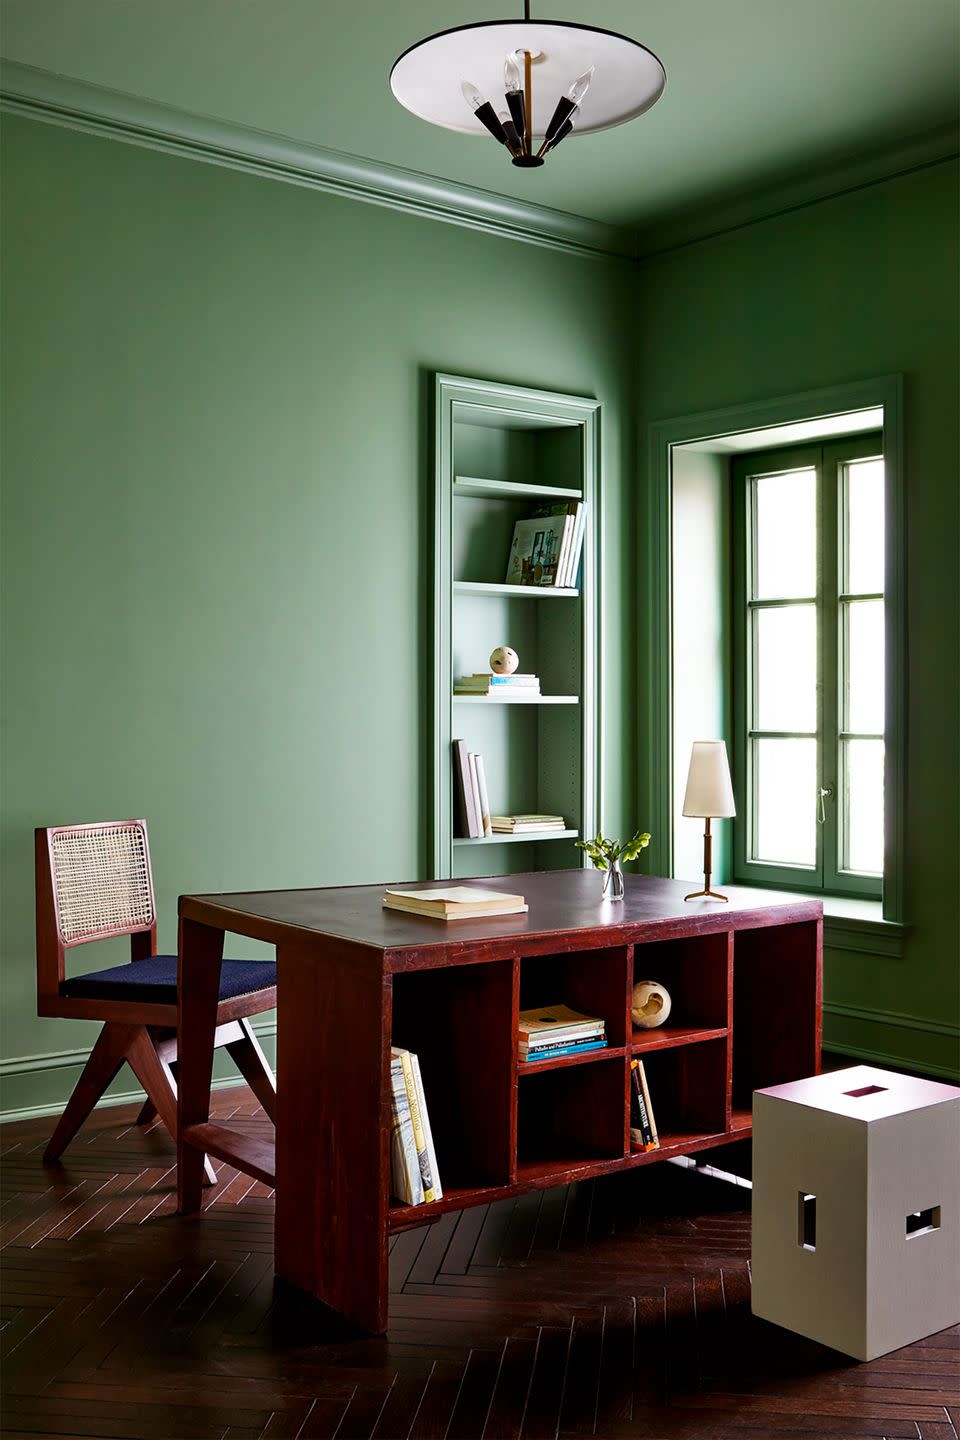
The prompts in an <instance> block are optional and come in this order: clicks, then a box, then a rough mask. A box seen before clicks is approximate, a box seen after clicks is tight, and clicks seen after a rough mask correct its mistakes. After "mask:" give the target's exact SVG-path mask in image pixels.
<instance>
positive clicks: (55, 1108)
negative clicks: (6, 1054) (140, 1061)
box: [0, 1075, 243, 1125]
mask: <svg viewBox="0 0 960 1440" xmlns="http://www.w3.org/2000/svg"><path fill="white" fill-rule="evenodd" d="M242 1084H243V1076H242V1075H225V1076H224V1078H223V1079H222V1080H214V1081H213V1082H212V1083H211V1085H210V1089H211V1090H231V1089H235V1088H236V1086H237V1085H242ZM146 1098H147V1097H146V1095H145V1094H144V1092H143V1091H142V1090H141V1089H140V1087H139V1086H137V1088H136V1090H124V1091H123V1092H122V1094H120V1095H104V1097H103V1099H102V1100H98V1101H97V1103H96V1105H95V1106H94V1107H93V1108H94V1109H95V1110H106V1109H108V1108H109V1107H110V1106H111V1105H130V1104H134V1103H135V1104H139V1105H142V1104H143V1102H144V1100H145V1099H146ZM64 1103H65V1102H64V1101H62V1100H55V1101H53V1103H52V1104H49V1105H24V1106H23V1107H22V1108H21V1109H19V1110H0V1125H12V1124H13V1123H14V1122H15V1121H16V1120H42V1119H43V1118H44V1116H47V1115H62V1114H63V1106H64Z"/></svg>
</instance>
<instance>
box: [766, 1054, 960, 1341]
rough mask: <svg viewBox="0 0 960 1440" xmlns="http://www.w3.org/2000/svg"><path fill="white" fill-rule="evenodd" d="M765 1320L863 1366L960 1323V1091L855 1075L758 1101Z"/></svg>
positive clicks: (776, 1090) (865, 1072) (884, 1075)
mask: <svg viewBox="0 0 960 1440" xmlns="http://www.w3.org/2000/svg"><path fill="white" fill-rule="evenodd" d="M753 1313H754V1314H755V1315H759V1316H761V1317H762V1318H763V1319H764V1320H772V1321H773V1322H774V1323H775V1324H777V1325H783V1326H785V1327H786V1328H787V1329H788V1330H795V1331H796V1332H797V1333H798V1334H800V1335H806V1336H808V1337H809V1338H810V1339H811V1340H819V1341H820V1343H821V1344H823V1345H830V1346H832V1347H833V1349H835V1350H842V1351H843V1353H844V1354H846V1355H852V1356H854V1357H855V1358H856V1359H857V1360H873V1359H874V1358H875V1357H876V1356H877V1355H885V1354H886V1353H887V1352H888V1351H889V1350H897V1349H899V1347H900V1346H901V1345H909V1344H911V1343H912V1342H913V1341H914V1340H920V1339H922V1338H923V1337H924V1336H925V1335H932V1334H934V1333H935V1332H936V1331H937V1330H943V1329H945V1328H946V1326H948V1325H954V1324H956V1323H957V1322H958V1321H960V1090H958V1089H957V1088H956V1087H955V1086H953V1085H941V1084H937V1083H935V1082H934V1081H930V1080H915V1079H912V1078H911V1077H910V1076H908V1075H897V1074H895V1073H894V1072H893V1071H890V1070H876V1069H874V1068H873V1067H872V1066H870V1065H856V1066H854V1067H853V1068H852V1069H849V1070H838V1071H834V1072H833V1073H831V1074H827V1075H814V1076H812V1077H811V1078H810V1079H809V1080H797V1081H794V1082H792V1083H791V1084H789V1085H774V1086H773V1087H772V1088H771V1089H769V1090H757V1091H755V1092H754V1096H753Z"/></svg>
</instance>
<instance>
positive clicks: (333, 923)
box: [180, 870, 823, 965]
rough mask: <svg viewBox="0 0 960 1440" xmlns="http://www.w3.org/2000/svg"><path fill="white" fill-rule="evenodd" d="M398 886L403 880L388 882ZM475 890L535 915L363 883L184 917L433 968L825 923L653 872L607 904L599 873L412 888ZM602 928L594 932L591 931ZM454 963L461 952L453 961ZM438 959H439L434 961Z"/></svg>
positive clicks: (786, 903) (206, 899)
mask: <svg viewBox="0 0 960 1440" xmlns="http://www.w3.org/2000/svg"><path fill="white" fill-rule="evenodd" d="M386 883H388V884H393V883H395V882H390V881H388V882H386ZM444 884H446V885H449V884H458V885H476V886H479V887H481V888H484V889H494V890H503V891H504V892H506V893H508V894H519V895H523V896H524V897H525V899H526V901H527V904H528V905H529V907H530V908H529V911H528V912H527V913H526V914H521V915H502V916H498V917H492V918H489V919H477V920H460V921H454V922H445V921H442V920H432V919H425V918H423V919H422V918H420V917H419V916H417V915H406V914H404V913H402V912H400V911H396V910H387V909H384V906H383V892H384V884H379V885H355V886H347V887H338V888H331V889H320V890H268V891H261V892H251V893H248V894H236V895H184V896H181V899H180V911H181V914H182V915H183V916H185V917H186V918H188V919H196V920H202V921H205V922H206V923H208V924H211V925H215V926H218V927H220V928H222V929H225V930H232V931H235V932H236V933H239V934H245V935H254V936H256V937H258V938H261V939H267V940H269V939H272V938H274V934H275V932H276V931H288V932H289V931H290V930H291V929H293V930H296V931H301V932H302V931H304V930H307V931H313V932H315V933H317V934H320V935H327V936H333V937H336V938H338V939H340V940H344V941H347V942H353V943H355V944H360V945H363V946H366V947H370V948H373V949H375V950H381V951H384V952H388V951H389V952H397V951H400V952H404V954H403V955H402V956H398V957H397V958H398V960H399V961H400V963H401V965H402V963H403V961H404V960H409V959H412V958H413V954H411V953H410V952H415V953H416V954H422V955H423V956H424V958H425V960H426V963H427V964H430V963H431V957H430V952H431V951H436V952H437V955H438V956H439V953H440V952H441V951H444V952H450V951H451V950H453V951H460V952H461V953H462V951H463V950H464V949H466V950H470V949H473V948H474V947H477V948H478V949H483V950H487V949H488V947H489V946H490V945H491V943H492V942H493V943H495V942H496V941H507V942H511V941H514V942H521V943H522V942H523V941H524V940H527V941H531V940H534V939H536V938H537V937H550V938H551V939H552V940H554V941H559V940H560V938H561V937H563V936H566V937H569V938H568V940H567V944H566V945H565V946H564V947H563V948H577V947H576V944H574V945H571V944H570V939H573V940H575V941H578V942H579V944H580V945H584V946H585V948H588V947H589V946H590V945H592V944H600V945H608V944H617V943H623V944H628V943H631V942H633V941H645V940H656V939H660V938H663V939H667V938H669V937H670V936H672V935H678V934H685V935H694V934H697V933H698V932H703V931H711V930H712V931H716V930H731V929H732V930H736V929H741V928H746V927H751V926H755V925H765V924H786V923H789V922H791V921H803V920H817V919H819V918H820V916H821V914H822V911H823V906H822V905H821V903H820V901H819V900H807V899H804V898H802V897H799V896H796V895H788V894H782V893H777V892H773V891H769V890H748V889H744V888H742V887H740V886H724V887H723V889H724V893H725V894H726V895H728V896H729V904H727V905H722V904H718V903H717V902H715V901H714V902H709V901H703V900H694V901H690V902H686V903H685V902H684V898H683V897H684V895H685V894H688V893H689V891H690V888H691V882H689V881H681V880H660V879H655V878H652V877H650V876H646V875H628V876H627V877H626V898H625V899H624V900H623V901H622V902H610V901H603V900H601V898H600V885H601V876H600V874H599V873H598V872H597V871H594V870H555V871H548V872H545V873H533V874H522V875H498V876H495V877H493V878H490V879H475V880H457V881H449V880H447V881H442V880H441V881H418V882H410V883H409V884H405V887H404V888H409V889H411V890H417V889H421V890H424V889H428V888H430V887H431V885H444ZM591 932H593V933H591ZM449 958H453V956H449ZM434 963H435V962H434Z"/></svg>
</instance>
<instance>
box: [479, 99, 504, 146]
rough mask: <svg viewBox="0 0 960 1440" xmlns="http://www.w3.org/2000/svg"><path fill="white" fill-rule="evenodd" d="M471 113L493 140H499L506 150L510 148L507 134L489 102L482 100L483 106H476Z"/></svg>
mask: <svg viewBox="0 0 960 1440" xmlns="http://www.w3.org/2000/svg"><path fill="white" fill-rule="evenodd" d="M473 113H474V114H475V115H476V117H477V119H478V120H479V121H480V124H481V125H485V126H486V127H487V129H488V130H489V131H490V134H491V135H492V136H493V138H494V140H499V141H500V144H501V145H506V146H507V148H508V149H509V148H510V147H509V142H508V140H507V132H506V130H504V128H503V126H502V125H501V124H500V117H499V116H498V114H497V112H496V110H494V108H493V106H492V105H491V104H490V101H489V100H484V102H483V104H482V105H478V106H477V108H476V110H475V111H474V112H473Z"/></svg>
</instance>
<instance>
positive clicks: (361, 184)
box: [0, 60, 633, 259]
mask: <svg viewBox="0 0 960 1440" xmlns="http://www.w3.org/2000/svg"><path fill="white" fill-rule="evenodd" d="M0 105H2V108H3V109H4V110H5V111H8V112H9V113H11V114H19V115H27V116H29V117H30V118H31V119H34V120H43V121H46V122H48V123H50V124H54V125H63V126H66V127H68V128H70V129H73V130H82V131H85V132H86V133H88V134H93V135H104V136H108V137H109V138H110V139H112V140H122V141H126V142H127V143H129V144H133V145H143V146H147V147H149V148H150V149H154V150H163V151H166V152H168V153H172V154H176V155H184V156H188V157H189V158H190V159H192V160H203V161H206V162H208V163H209V164H214V165H223V166H227V167H228V168H230V169H234V170H243V171H246V172H247V173H248V174H253V175H261V176H267V177H269V178H270V179H273V180H282V181H285V182H287V183H288V184H291V185H301V186H306V187H307V188H309V189H313V190H322V191H324V192H325V193H327V194H333V195H342V196H345V197H347V198H349V199H351V200H360V201H364V202H366V203H368V204H372V205H383V206H386V207H387V208H388V209H391V210H402V211H406V212H408V213H410V214H414V215H420V216H423V217H425V218H427V219H431V220H442V221H445V222H446V223H447V224H451V225H460V226H464V227H466V228H467V229H469V230H481V231H484V232H485V233H487V234H491V235H500V236H504V237H506V238H508V239H511V240H521V241H525V242H526V243H528V244H532V245H543V246H547V247H548V248H550V249H552V250H562V251H567V252H569V253H572V254H575V255H585V256H595V257H602V258H609V257H610V256H614V257H617V258H619V259H630V258H632V257H633V234H632V232H631V231H630V230H623V229H619V228H618V227H616V226H613V225H604V224H603V223H601V222H600V221H598V220H590V219H587V218H585V217H584V216H582V215H569V214H567V213H566V212H565V211H562V210H552V209H550V208H549V207H548V206H546V205H531V204H527V203H525V202H524V201H522V200H513V199H510V198H509V197H508V196H504V195H495V194H493V193H491V192H490V191H487V190H478V189H476V188H474V187H473V186H470V185H460V184H458V183H457V182H456V181H452V180H439V179H437V178H436V177H435V176H432V175H421V174H418V173H417V172H416V171H415V170H404V169H401V168H400V167H399V166H396V165H385V164H380V163H378V162H377V161H374V160H365V159H362V158H361V157H360V156H358V155H346V154H344V153H343V152H342V151H339V150H327V149H325V148H323V147H322V146H319V145H306V144H303V143H302V142H300V141H297V140H291V139H288V138H287V137H286V136H283V135H273V134H270V133H269V132H268V131H265V130H255V129H253V128H251V127H249V126H246V125H237V124H235V123H234V122H233V121H228V120H218V119H216V118H214V117H213V116H210V115H194V114H191V113H190V112H189V111H186V110H179V109H175V108H174V107H173V106H169V105H162V104H160V103H158V102H157V101H154V100H144V99H141V98H140V97H139V96H137V95H128V94H125V93H124V92H122V91H119V90H109V89H107V88H105V87H103V86H100V85H90V84H88V83H87V82H86V81H83V80H74V79H71V78H70V77H69V76H66V75H55V74H53V73H52V72H51V71H49V70H40V69H37V68H35V67H34V66H32V65H21V64H19V63H17V62H15V61H9V60H5V61H3V62H0Z"/></svg>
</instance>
